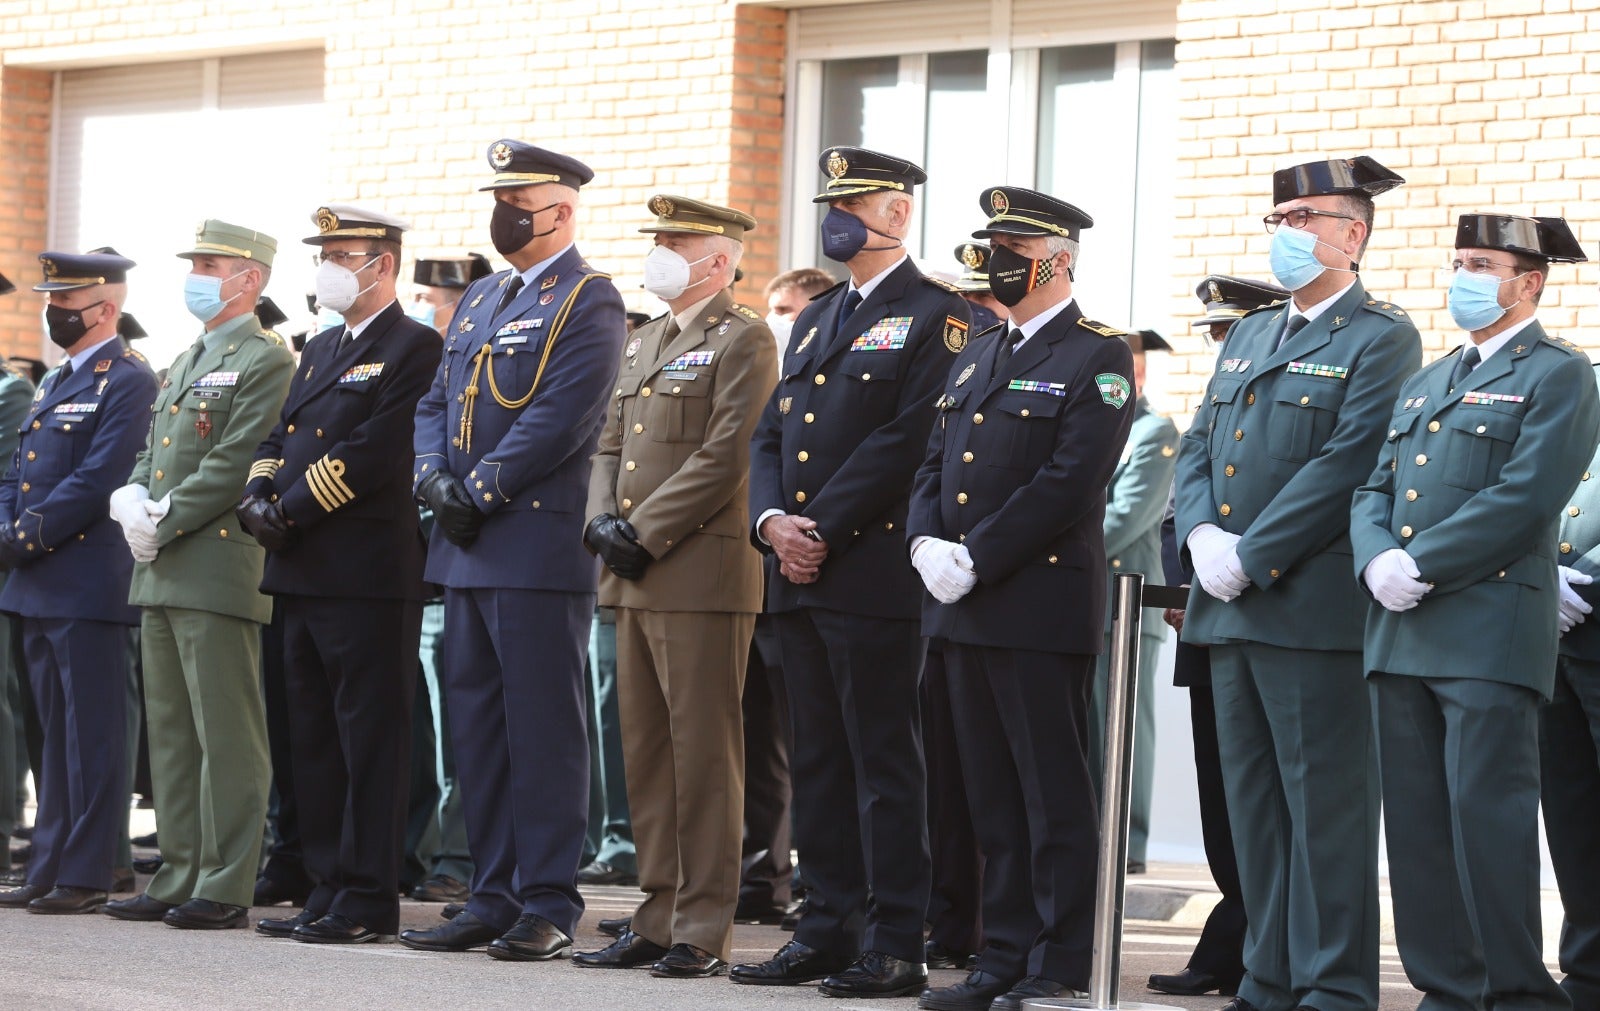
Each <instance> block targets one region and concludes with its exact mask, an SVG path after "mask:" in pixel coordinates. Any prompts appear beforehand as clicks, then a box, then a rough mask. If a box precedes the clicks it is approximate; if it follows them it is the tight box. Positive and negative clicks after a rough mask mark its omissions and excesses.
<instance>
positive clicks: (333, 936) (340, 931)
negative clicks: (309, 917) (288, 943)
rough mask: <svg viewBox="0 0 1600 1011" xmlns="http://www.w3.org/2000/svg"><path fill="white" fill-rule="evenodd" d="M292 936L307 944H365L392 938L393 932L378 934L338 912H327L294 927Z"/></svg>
mask: <svg viewBox="0 0 1600 1011" xmlns="http://www.w3.org/2000/svg"><path fill="white" fill-rule="evenodd" d="M292 936H293V937H294V939H295V940H296V941H305V942H306V943H308V944H365V943H367V942H369V941H392V940H394V935H393V934H380V933H378V932H377V931H376V930H373V929H372V928H371V927H367V926H363V925H362V924H359V923H357V922H356V921H354V920H352V919H350V917H348V916H340V915H339V914H338V913H329V914H328V915H326V916H324V917H322V918H321V919H318V920H313V921H311V922H310V923H302V924H301V925H300V926H298V927H296V928H294V934H293V935H292Z"/></svg>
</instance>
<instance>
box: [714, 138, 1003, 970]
mask: <svg viewBox="0 0 1600 1011" xmlns="http://www.w3.org/2000/svg"><path fill="white" fill-rule="evenodd" d="M819 163H820V165H821V168H822V171H823V172H824V174H825V175H826V176H827V179H828V182H827V185H826V187H825V188H824V190H823V192H822V193H820V194H818V195H817V197H816V198H815V200H816V202H817V203H826V204H828V205H829V210H828V213H827V216H826V217H825V218H824V219H823V222H822V250H823V252H824V254H825V255H827V256H828V257H829V258H830V259H832V260H834V261H836V262H839V263H843V264H844V265H845V266H846V267H847V268H848V269H849V272H850V280H849V281H847V282H845V283H842V284H839V285H837V286H835V287H833V288H831V289H829V290H828V291H827V292H825V293H823V294H821V295H818V296H817V297H816V298H815V299H814V300H813V301H812V302H811V304H810V305H808V306H806V308H805V309H804V310H802V311H801V313H800V316H799V317H798V318H797V319H796V320H795V325H794V331H793V334H792V336H791V337H790V341H789V348H788V353H787V354H786V355H785V356H784V359H783V362H782V364H781V366H780V368H779V381H778V388H777V390H776V391H774V393H773V396H772V399H771V400H770V401H769V402H768V403H767V406H766V410H765V411H764V412H763V414H762V418H761V424H760V426H759V427H758V428H757V429H756V435H755V438H754V439H753V441H752V444H751V454H750V514H751V515H752V516H753V517H755V528H754V530H752V532H751V534H752V537H753V539H754V540H755V543H756V545H757V546H758V547H759V548H761V550H763V551H770V552H772V553H773V554H775V555H776V556H777V563H778V564H777V565H775V566H773V567H772V575H771V577H770V579H769V581H768V584H767V610H768V611H769V612H770V613H772V615H773V617H774V623H775V625H776V626H777V632H778V642H779V646H780V648H781V651H782V656H783V669H784V679H785V682H786V690H787V693H788V696H789V712H790V721H791V724H792V726H793V728H794V741H795V749H794V755H793V758H792V761H791V772H792V776H793V780H794V812H795V831H794V835H795V838H796V839H797V840H798V841H799V844H800V862H801V865H802V866H804V867H805V878H806V883H807V885H808V886H809V888H810V892H809V898H808V904H807V906H806V911H805V914H804V915H803V916H802V917H801V919H800V923H799V926H798V928H797V929H796V931H795V935H794V940H793V941H792V942H790V943H789V944H787V945H785V946H784V947H783V948H782V949H781V950H779V951H778V953H777V954H776V955H774V956H773V957H772V958H771V959H769V960H768V961H766V962H763V963H755V964H747V965H739V966H735V967H734V968H733V969H732V970H731V972H730V976H731V978H732V979H733V980H734V981H735V982H739V983H760V984H793V983H805V982H812V981H817V980H820V981H821V989H822V991H823V992H824V993H826V994H828V995H830V996H836V997H871V996H892V995H900V994H905V993H914V992H916V991H918V990H920V989H922V987H923V986H925V985H926V983H927V978H928V971H927V968H926V966H925V964H924V962H923V947H922V946H923V937H922V922H923V916H924V915H925V914H926V912H927V904H928V880H929V865H928V836H927V823H926V807H927V804H926V798H925V796H924V789H925V786H924V770H923V759H922V728H921V721H920V719H919V714H918V706H917V685H918V678H919V674H920V669H921V666H922V638H921V633H920V631H919V629H918V626H917V611H918V606H919V602H920V598H921V593H920V588H919V587H918V585H917V577H916V573H914V572H913V571H912V569H911V566H910V564H908V562H907V561H906V556H905V544H904V540H903V538H904V534H905V518H906V508H907V504H908V502H907V500H908V495H909V491H910V487H911V477H912V475H913V474H915V473H916V469H917V465H918V464H919V463H920V462H921V460H922V452H923V449H924V447H925V446H926V443H927V437H928V430H929V429H930V428H931V427H932V425H933V421H934V417H935V413H936V412H935V411H934V408H933V401H934V398H935V397H936V396H937V395H938V390H939V384H940V383H941V382H943V379H944V375H945V373H946V372H947V371H949V368H950V361H951V360H952V358H953V357H954V356H955V354H956V353H957V352H959V351H960V350H961V349H962V348H964V347H965V346H966V343H967V331H968V328H969V325H970V324H969V321H970V319H971V315H970V313H969V311H968V308H967V303H966V301H965V300H964V299H962V298H961V297H960V295H959V294H957V293H956V291H955V290H954V288H953V286H951V285H950V284H949V283H947V282H944V281H937V280H934V279H931V278H927V277H924V276H923V275H922V274H921V272H919V271H918V270H917V267H916V265H915V264H914V263H912V261H911V258H910V257H909V256H908V255H907V254H906V250H905V246H904V241H905V235H906V233H907V232H908V231H909V229H910V227H911V221H912V214H913V207H914V201H913V199H912V195H911V194H912V190H913V189H914V188H915V187H916V186H918V185H920V184H921V183H923V182H925V181H926V180H927V175H926V173H924V172H923V171H922V169H920V168H918V167H917V166H915V165H913V164H911V163H910V162H908V161H904V160H902V159H899V158H895V157H892V156H889V155H885V154H879V153H878V152H875V151H867V150H864V149H862V148H855V147H834V148H828V149H827V150H825V151H824V152H823V153H822V156H821V158H820V159H819Z"/></svg>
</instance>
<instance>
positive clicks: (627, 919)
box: [594, 916, 633, 937]
mask: <svg viewBox="0 0 1600 1011" xmlns="http://www.w3.org/2000/svg"><path fill="white" fill-rule="evenodd" d="M632 926H633V917H631V916H619V917H617V918H616V919H614V920H601V921H600V922H599V923H597V924H595V925H594V929H596V930H598V931H600V933H602V934H605V935H606V936H607V937H621V936H622V935H623V934H626V933H627V932H628V930H629V928H630V927H632Z"/></svg>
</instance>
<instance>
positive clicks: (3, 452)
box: [0, 274, 33, 871]
mask: <svg viewBox="0 0 1600 1011" xmlns="http://www.w3.org/2000/svg"><path fill="white" fill-rule="evenodd" d="M16 290H17V286H16V285H14V284H12V283H11V282H10V281H9V280H7V279H6V276H5V275H4V274H0V295H9V294H11V293H12V292H14V291H16ZM32 402H33V383H32V382H30V381H29V380H28V378H27V377H26V376H24V375H23V374H22V373H21V372H19V371H17V368H16V366H14V365H12V364H11V363H10V362H8V361H0V460H9V459H11V454H12V453H14V452H16V449H17V435H18V433H17V424H18V423H19V422H20V421H21V420H22V416H23V415H25V414H27V413H28V405H29V404H31V403H32ZM3 579H4V577H3V576H0V580H3ZM0 585H3V582H0ZM16 621H17V619H14V618H12V617H10V616H9V615H0V871H8V870H10V869H11V833H12V832H13V831H14V830H15V829H16V827H17V825H16V817H17V815H18V813H19V808H20V805H19V804H18V803H17V787H18V786H19V785H20V782H19V781H20V778H21V777H19V776H18V775H17V769H16V760H17V740H16V738H17V732H18V728H19V727H20V726H21V722H20V721H18V720H17V718H16V714H14V713H13V712H12V708H11V706H12V700H13V699H15V698H16V697H17V691H18V689H17V687H16V682H17V678H18V676H19V671H18V670H17V668H16V664H15V663H14V662H13V659H12V658H13V652H12V648H11V631H12V625H13V624H15V623H16Z"/></svg>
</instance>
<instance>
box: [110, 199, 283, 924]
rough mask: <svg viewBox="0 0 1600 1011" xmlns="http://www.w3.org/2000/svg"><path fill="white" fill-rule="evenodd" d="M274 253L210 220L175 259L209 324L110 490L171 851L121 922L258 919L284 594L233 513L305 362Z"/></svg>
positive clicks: (268, 241) (159, 806)
mask: <svg viewBox="0 0 1600 1011" xmlns="http://www.w3.org/2000/svg"><path fill="white" fill-rule="evenodd" d="M277 247H278V244H277V241H276V240H274V239H273V238H271V237H270V236H267V235H263V234H261V233H260V232H256V231H252V230H250V229H248V228H241V227H239V226H238V225H232V224H228V223H227V222H224V221H216V220H212V221H207V222H204V223H203V224H202V225H201V226H200V228H199V230H198V231H197V233H196V236H195V244H194V247H193V248H192V249H190V250H188V251H187V252H183V253H179V254H178V255H179V256H180V257H182V258H184V259H187V260H190V261H191V262H192V264H193V266H192V273H190V275H189V277H188V280H187V281H186V282H185V283H184V301H185V303H186V304H187V305H188V308H189V312H190V313H191V314H193V315H194V316H195V318H196V319H198V320H200V321H201V323H203V324H204V326H205V332H204V333H203V334H202V336H201V337H200V339H199V340H197V341H195V343H194V346H193V347H191V348H189V349H188V350H187V351H185V352H183V353H182V354H180V355H179V356H178V357H177V360H175V361H174V362H173V363H172V366H171V368H169V369H168V370H167V378H166V379H165V381H163V382H162V384H161V389H160V390H159V392H158V393H157V395H156V402H155V408H154V416H153V418H152V424H151V429H150V436H149V441H148V443H147V444H146V445H145V449H144V452H142V453H140V454H139V459H138V462H137V463H136V464H135V465H134V468H133V473H132V475H130V476H129V478H128V484H127V485H126V486H125V487H123V488H119V489H118V490H117V491H116V492H115V493H114V494H113V495H112V496H111V515H112V517H113V518H115V519H116V520H117V522H119V523H120V524H122V532H123V536H124V537H125V538H126V539H127V542H128V547H129V549H130V550H131V551H132V553H133V558H134V561H135V562H136V563H137V564H135V565H134V569H133V586H132V589H131V591H130V593H129V600H130V601H131V602H132V603H134V604H137V605H140V606H142V607H144V609H145V610H144V620H143V623H142V626H141V634H140V638H141V642H142V645H143V652H144V674H145V681H144V691H145V709H146V713H147V716H148V719H149V728H150V730H149V736H150V774H151V779H152V781H153V783H154V787H155V794H156V796H155V803H156V821H157V823H158V824H159V825H160V826H161V830H160V831H161V856H162V859H163V860H164V863H163V864H162V867H161V870H160V871H158V872H157V873H156V876H155V877H154V878H153V879H152V880H151V882H150V884H149V887H148V888H147V889H146V890H145V893H144V894H142V895H137V896H134V897H133V898H131V899H119V900H116V901H113V902H110V903H107V904H106V912H107V913H109V914H110V915H112V916H115V917H118V918H120V919H125V920H165V921H166V922H167V923H168V924H170V925H171V926H174V927H184V928H191V929H207V930H209V929H223V928H231V927H244V926H246V925H247V919H248V918H247V915H246V914H247V910H246V906H248V904H249V903H250V900H251V898H252V897H253V893H254V889H255V880H256V869H257V868H258V867H259V865H260V855H261V825H262V821H263V819H264V818H265V817H266V812H267V788H268V784H269V782H270V780H271V767H270V765H269V760H268V756H267V730H266V718H265V716H264V714H263V709H262V701H261V675H260V670H261V666H260V652H261V625H262V623H264V622H266V621H268V620H270V618H271V617H272V603H271V601H270V600H269V599H268V598H267V597H265V596H263V595H262V594H261V593H260V592H259V591H258V589H257V587H259V586H260V585H261V568H262V561H263V554H264V553H263V552H262V550H261V548H260V546H259V545H258V544H257V543H256V542H255V540H254V538H252V537H250V535H249V534H248V533H246V532H244V531H243V530H241V529H240V528H239V524H238V520H237V518H236V517H235V516H234V513H233V508H234V506H235V505H237V504H238V501H239V492H240V490H241V489H242V488H243V487H244V482H245V479H246V477H247V475H248V473H249V470H250V459H251V456H252V455H253V454H254V453H255V450H256V447H257V446H259V445H260V444H261V440H262V439H264V438H266V436H267V433H268V432H270V431H271V430H272V423H273V419H274V418H276V417H277V415H278V408H279V407H280V406H282V404H283V396H284V393H285V391H286V390H287V389H288V386H289V378H290V376H291V375H292V374H293V372H294V356H293V355H292V354H290V352H289V349H288V348H287V347H285V346H284V344H283V341H282V340H281V339H280V338H279V337H278V336H277V334H274V333H272V332H271V331H269V330H264V329H263V328H262V326H261V321H260V320H259V319H258V318H257V317H256V314H255V305H256V299H257V297H258V296H259V295H260V294H261V291H262V289H263V288H265V287H266V285H267V281H268V280H269V278H270V276H271V273H272V258H273V255H274V253H275V252H276V251H277Z"/></svg>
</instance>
